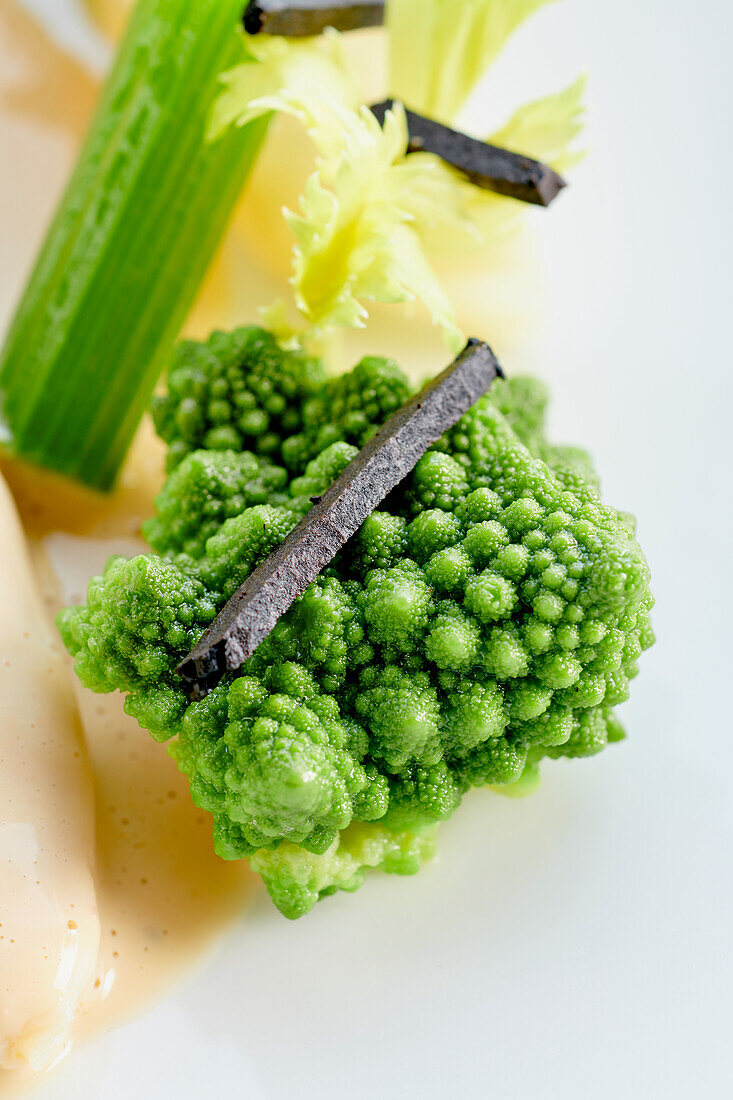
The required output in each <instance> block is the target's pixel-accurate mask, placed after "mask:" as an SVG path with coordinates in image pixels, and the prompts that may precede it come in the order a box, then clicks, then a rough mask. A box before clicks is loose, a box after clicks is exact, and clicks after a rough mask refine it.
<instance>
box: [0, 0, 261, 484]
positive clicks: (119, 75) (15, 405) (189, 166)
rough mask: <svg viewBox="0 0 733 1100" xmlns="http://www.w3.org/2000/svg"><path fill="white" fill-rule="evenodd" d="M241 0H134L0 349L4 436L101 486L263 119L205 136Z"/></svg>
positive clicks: (110, 477)
mask: <svg viewBox="0 0 733 1100" xmlns="http://www.w3.org/2000/svg"><path fill="white" fill-rule="evenodd" d="M242 8H243V3H242V0H140V3H139V4H138V6H137V8H136V10H135V12H134V14H133V16H132V19H131V22H130V26H129V29H128V31H127V34H126V36H125V38H124V41H123V43H122V46H121V49H120V53H119V56H118V58H117V62H116V64H115V67H114V69H113V71H112V73H111V75H110V77H109V79H108V81H107V84H106V87H105V89H104V91H103V93H102V97H101V101H100V104H99V107H98V109H97V113H96V115H95V118H94V120H93V122H92V125H91V128H90V131H89V134H88V136H87V139H86V142H85V144H84V147H83V149H82V152H81V155H80V158H79V161H78V164H77V166H76V169H75V171H74V174H73V176H72V179H71V181H70V183H69V186H68V189H67V191H66V194H65V196H64V198H63V200H62V202H61V205H60V208H59V210H58V213H57V215H56V217H55V219H54V221H53V223H52V225H51V228H50V230H49V232H48V236H47V238H46V241H45V244H44V245H43V248H42V250H41V254H40V256H39V258H38V261H37V264H36V268H35V271H34V272H33V274H32V276H31V279H30V282H29V284H28V287H27V289H26V291H25V294H24V296H23V298H22V300H21V303H20V306H19V309H18V312H17V315H16V317H15V320H14V322H13V324H12V326H11V328H10V331H9V333H8V337H7V340H6V343H5V346H4V348H3V350H2V352H1V353H0V439H1V440H2V442H3V444H4V445H5V446H6V447H7V449H8V450H10V451H11V452H12V453H15V454H18V455H21V456H23V457H25V458H28V459H30V460H31V461H33V462H36V463H38V464H40V465H43V466H48V467H51V468H53V469H55V470H59V471H61V472H63V473H65V474H68V475H70V476H72V477H75V478H77V479H79V480H81V481H83V482H86V483H87V484H88V485H91V486H94V487H95V488H99V489H106V488H109V486H110V485H111V484H112V482H113V481H114V478H115V475H116V473H117V471H118V470H119V467H120V464H121V462H122V459H123V458H124V455H125V452H126V450H127V447H128V444H129V442H130V440H131V438H132V435H133V433H134V431H135V428H136V426H137V424H138V422H139V420H140V417H141V416H142V414H143V412H144V410H145V408H146V406H147V403H148V401H149V398H150V394H151V391H152V389H153V387H154V385H155V382H156V379H157V378H158V375H159V373H160V370H161V366H162V364H163V362H164V360H165V357H166V355H167V353H168V352H169V350H170V347H171V345H172V343H173V341H174V340H175V338H176V336H177V335H178V332H179V329H180V327H181V324H182V323H183V320H184V318H185V315H186V312H187V310H188V309H189V307H190V305H191V302H192V299H193V297H194V295H195V293H196V290H197V288H198V287H199V284H200V282H201V280H202V277H203V275H204V272H205V270H206V267H207V265H208V263H209V261H210V260H211V257H212V254H213V252H214V250H215V248H216V245H217V243H218V241H219V240H220V238H221V236H222V233H223V231H224V229H225V226H226V223H227V220H228V218H229V216H230V214H231V211H232V209H233V206H234V204H235V202H236V199H237V197H238V195H239V193H240V191H241V188H242V184H243V181H244V180H245V178H246V176H247V173H248V171H249V169H250V168H251V166H252V163H253V161H254V159H255V157H256V155H257V152H258V150H259V148H260V145H261V142H262V139H263V137H264V134H265V129H266V126H267V121H266V119H260V120H258V121H256V122H253V123H250V124H248V125H247V126H244V127H241V128H239V129H237V128H231V129H230V130H229V131H228V132H227V134H225V135H224V136H223V137H222V138H221V139H220V140H219V141H217V142H214V143H208V142H207V141H206V128H207V126H208V124H209V121H210V115H211V108H212V104H213V103H214V101H215V99H216V97H217V94H218V93H219V91H220V87H219V76H220V74H221V73H222V72H224V71H225V70H227V69H229V68H231V66H232V65H234V64H236V63H237V61H239V60H241V59H242V52H243V51H242V43H241V41H240V39H239V37H238V35H237V24H238V21H239V19H240V18H241V15H242Z"/></svg>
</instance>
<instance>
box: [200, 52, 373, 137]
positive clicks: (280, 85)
mask: <svg viewBox="0 0 733 1100" xmlns="http://www.w3.org/2000/svg"><path fill="white" fill-rule="evenodd" d="M242 37H243V42H244V54H245V60H244V61H243V63H242V64H241V65H237V66H236V68H234V69H230V70H229V71H228V72H226V73H223V74H222V77H221V82H222V84H223V85H224V90H223V91H222V93H221V95H220V96H219V98H218V100H217V102H216V104H215V105H214V110H213V112H212V116H211V122H210V125H209V134H208V136H209V139H210V140H212V141H213V140H216V139H217V138H218V137H220V136H221V135H222V134H223V133H224V131H225V130H226V129H227V128H228V127H229V126H232V125H234V126H245V125H246V124H247V123H248V122H251V121H252V120H253V119H255V118H258V117H259V116H260V115H262V114H263V113H264V112H263V110H262V107H261V106H260V105H258V106H257V107H253V104H254V102H255V101H259V100H261V99H262V98H263V97H264V96H269V95H273V94H275V93H278V92H293V93H294V94H296V95H297V94H299V93H302V94H305V93H308V92H309V91H312V90H313V89H314V88H318V90H319V93H320V94H321V95H325V96H328V97H330V98H333V99H334V100H335V101H336V102H339V103H344V104H347V105H350V106H353V107H355V106H356V105H357V104H358V103H359V101H360V95H359V90H358V87H357V85H356V83H355V82H354V80H353V79H352V74H350V72H349V69H348V66H347V64H346V59H345V57H344V52H343V47H342V45H341V39H340V36H339V35H338V34H336V32H334V31H326V32H325V33H324V34H322V35H319V36H318V37H316V38H307V39H303V40H297V39H296V40H293V39H286V38H278V37H269V36H267V35H266V36H264V37H260V36H250V35H246V34H243V36H242Z"/></svg>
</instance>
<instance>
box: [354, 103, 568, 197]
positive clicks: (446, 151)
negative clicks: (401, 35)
mask: <svg viewBox="0 0 733 1100" xmlns="http://www.w3.org/2000/svg"><path fill="white" fill-rule="evenodd" d="M393 104H394V100H392V99H385V100H384V102H382V103H375V104H374V106H373V107H372V108H371V111H372V114H374V115H375V117H376V118H377V119H378V120H379V122H380V123H381V124H382V125H384V116H385V115H386V113H387V111H388V110H389V109H390V108H391V107H392V106H393ZM406 114H407V125H408V129H409V134H410V144H409V149H408V152H410V153H417V152H421V153H435V155H436V156H439V157H440V158H441V160H444V161H445V162H446V163H447V164H450V165H451V166H452V167H453V168H456V169H457V170H458V171H459V172H461V173H462V174H463V175H464V176H466V177H467V178H468V179H469V180H470V181H471V182H472V183H475V184H476V186H477V187H483V188H484V189H485V190H487V191H495V192H496V193H497V194H499V195H508V196H509V198H512V199H519V200H520V201H521V202H531V203H534V204H535V205H537V206H549V205H550V203H551V202H552V200H553V199H555V198H557V196H558V194H559V193H560V191H562V189H563V187H566V186H567V184H566V182H565V180H564V179H563V178H562V176H559V175H558V174H557V172H555V171H554V169H552V168H550V167H549V165H547V164H542V162H541V161H539V160H533V159H532V158H531V157H525V156H523V155H522V154H521V153H510V152H509V150H508V149H500V148H499V147H498V146H496V145H489V143H488V142H486V141H479V140H478V139H477V138H472V137H469V136H468V134H462V133H461V132H460V131H458V130H451V128H450V127H449V126H443V125H442V123H440V122H434V121H433V120H432V119H430V118H424V117H423V116H422V115H418V114H416V113H415V112H414V111H408V110H406Z"/></svg>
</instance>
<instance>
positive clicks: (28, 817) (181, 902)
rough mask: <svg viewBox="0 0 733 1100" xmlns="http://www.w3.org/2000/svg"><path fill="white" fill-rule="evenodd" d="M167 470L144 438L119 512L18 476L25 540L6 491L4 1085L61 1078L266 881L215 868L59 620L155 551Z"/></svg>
mask: <svg viewBox="0 0 733 1100" xmlns="http://www.w3.org/2000/svg"><path fill="white" fill-rule="evenodd" d="M159 460H160V452H159V448H158V446H157V445H156V443H155V441H154V440H153V438H152V432H150V431H149V430H148V431H144V432H142V433H141V436H140V437H139V438H138V440H137V442H136V445H135V448H134V451H133V455H132V456H131V460H130V462H129V463H128V466H127V469H126V471H125V474H124V476H123V479H122V482H121V485H120V487H119V489H118V490H117V492H116V493H115V494H113V496H112V497H110V498H102V497H96V496H95V494H92V493H87V492H85V491H83V490H77V489H75V488H73V487H71V486H69V485H66V484H65V483H63V482H62V481H61V480H60V479H56V478H54V477H53V476H52V475H46V474H41V473H39V472H38V471H34V470H31V469H29V468H26V467H23V466H19V465H17V464H12V463H5V467H4V468H5V474H6V476H7V480H8V482H9V484H10V485H12V488H13V493H14V496H15V499H16V500H17V502H18V504H19V507H20V510H21V514H22V515H23V520H24V526H25V531H26V537H25V538H24V534H23V531H22V530H21V527H20V523H19V521H18V519H17V516H16V513H15V508H14V505H13V502H12V499H11V496H10V493H9V492H8V490H7V488H6V487H5V484H4V483H3V484H2V485H1V486H0V488H1V489H2V493H1V494H0V561H1V562H2V570H0V608H2V623H1V624H0V625H1V627H2V629H0V638H1V639H2V641H1V643H0V759H1V760H2V764H1V765H0V921H2V925H3V927H2V928H1V929H0V935H2V936H5V938H4V939H0V1005H1V1006H2V1010H1V1011H0V1052H2V1053H1V1054H0V1064H2V1066H3V1067H4V1069H5V1074H4V1076H3V1078H2V1079H1V1080H0V1084H2V1085H5V1086H6V1087H9V1086H13V1085H14V1084H15V1083H16V1077H17V1076H20V1077H21V1078H23V1079H26V1078H27V1077H28V1076H30V1074H31V1073H38V1072H43V1071H45V1070H47V1069H50V1068H52V1067H53V1065H54V1064H55V1063H56V1062H57V1061H58V1060H59V1058H60V1057H62V1056H63V1054H64V1053H65V1052H66V1050H67V1049H68V1047H69V1045H70V1041H71V1039H72V1038H73V1037H83V1036H87V1035H89V1034H90V1033H91V1032H93V1031H95V1030H98V1029H99V1028H103V1027H107V1026H109V1025H110V1024H112V1023H115V1022H118V1021H120V1020H122V1019H126V1018H129V1017H130V1016H131V1015H133V1014H135V1013H136V1012H139V1011H140V1010H141V1009H142V1008H143V1007H144V1006H145V1004H146V1003H149V1002H151V1001H152V1000H154V999H159V998H160V997H161V996H162V995H164V993H165V991H166V989H167V988H169V987H170V985H171V983H172V982H173V981H174V980H175V978H176V977H177V976H178V975H179V974H180V973H181V972H182V970H184V969H185V968H186V967H187V966H189V965H191V963H192V962H194V961H195V960H196V959H197V958H198V957H199V956H200V955H201V953H202V952H203V951H204V950H205V949H206V947H207V945H208V944H209V943H211V941H212V939H213V938H214V937H215V935H216V934H217V932H218V931H219V930H220V929H222V928H223V927H225V926H226V925H227V924H228V923H229V922H230V921H231V920H232V919H233V918H234V917H235V916H236V914H237V913H238V912H240V911H241V909H242V907H243V905H244V903H245V901H246V898H247V895H248V892H249V890H250V886H251V884H252V882H253V876H251V874H250V872H249V871H248V870H247V868H246V867H245V866H244V865H242V864H233V863H225V862H223V861H221V860H219V859H218V858H217V857H216V855H215V854H214V851H213V844H212V839H211V825H210V821H209V820H208V818H207V815H205V814H203V813H202V812H201V811H199V810H197V809H196V807H195V806H194V805H193V803H192V802H191V799H190V796H189V795H188V789H187V784H186V781H185V779H184V778H183V776H181V775H180V773H179V772H178V770H177V768H176V767H175V765H174V763H173V761H172V760H171V759H170V757H169V756H168V755H167V754H166V752H165V750H164V749H163V748H162V747H161V746H160V745H157V744H156V743H155V742H154V741H153V740H152V739H151V738H150V736H149V735H148V734H147V732H146V731H144V730H141V729H140V727H139V726H138V725H137V723H136V722H135V721H134V719H131V718H129V717H128V716H127V715H125V713H124V711H123V709H122V700H121V698H120V696H119V695H116V694H115V695H114V696H98V695H94V694H92V693H91V692H88V691H85V690H84V689H83V688H81V686H80V685H79V684H78V683H77V681H76V679H75V677H74V676H73V673H72V670H71V663H70V661H68V660H67V659H66V657H65V656H64V655H63V654H62V652H61V646H60V644H59V642H58V641H57V640H56V638H55V636H54V632H53V628H52V625H51V622H50V617H49V613H50V612H52V611H55V610H56V608H57V607H59V606H61V605H63V604H65V603H69V602H74V601H77V602H78V601H79V600H80V599H82V598H83V595H84V591H85V588H86V582H87V580H88V578H89V577H90V576H92V575H93V574H94V573H95V572H98V571H99V570H100V569H101V568H102V567H103V565H104V562H105V561H106V559H107V557H108V556H109V555H110V554H111V553H120V552H123V553H135V552H138V551H139V550H140V549H143V548H144V547H143V545H142V543H141V542H140V541H139V540H138V538H137V536H136V532H137V530H138V529H139V524H140V519H141V517H142V516H143V515H145V514H148V513H149V512H150V508H151V496H152V494H153V492H154V489H155V487H156V486H157V485H159V483H160V461H159ZM26 540H27V543H26ZM82 731H83V742H82V737H81V733H82ZM84 743H85V745H86V749H85V748H84ZM87 754H88V761H87ZM89 765H91V769H90V767H89ZM93 809H95V810H96V829H95V814H94V812H93ZM95 853H96V856H95ZM95 864H96V866H95ZM100 928H101V938H100ZM11 941H12V942H11ZM11 1067H13V1068H14V1069H17V1070H18V1071H19V1073H18V1074H16V1073H15V1072H10V1070H11Z"/></svg>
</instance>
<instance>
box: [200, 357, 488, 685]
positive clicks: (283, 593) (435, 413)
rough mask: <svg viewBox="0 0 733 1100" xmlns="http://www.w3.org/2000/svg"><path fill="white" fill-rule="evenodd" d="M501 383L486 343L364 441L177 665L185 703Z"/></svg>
mask: <svg viewBox="0 0 733 1100" xmlns="http://www.w3.org/2000/svg"><path fill="white" fill-rule="evenodd" d="M498 377H503V373H502V370H501V367H500V366H499V364H498V362H497V360H496V357H495V355H494V353H493V352H492V350H491V348H490V347H489V346H488V344H484V343H483V342H481V341H479V340H469V342H468V344H467V345H466V347H465V348H464V350H463V351H462V352H461V354H460V355H459V356H458V358H457V359H456V360H455V361H454V362H453V363H452V364H451V365H450V366H449V367H448V368H447V369H446V370H444V371H443V373H442V374H440V375H438V377H437V378H435V379H433V381H432V382H429V383H428V385H427V386H425V388H424V389H423V390H422V391H421V392H420V393H419V394H418V395H417V396H416V397H413V398H412V399H411V400H410V401H408V402H407V404H406V405H404V406H403V407H402V408H401V409H398V410H397V412H396V413H393V414H392V416H391V417H390V418H389V420H388V421H387V422H386V423H385V424H384V425H383V426H382V427H381V428H380V429H379V430H378V431H377V432H376V433H375V435H373V436H372V438H371V439H370V440H369V442H368V443H367V444H366V446H365V447H364V448H363V449H362V450H361V451H360V452H359V454H358V455H357V456H356V458H355V459H354V460H353V461H352V462H350V463H349V465H348V466H347V467H346V469H345V470H344V471H343V473H342V474H341V476H340V477H339V478H338V480H337V481H335V482H334V483H333V485H331V487H330V488H329V489H328V490H327V491H326V493H324V495H323V497H322V498H321V499H320V501H318V502H317V503H316V504H315V505H314V507H313V508H311V510H310V512H309V513H308V515H307V516H305V518H304V519H303V520H301V522H300V523H299V524H298V526H297V527H296V528H295V529H294V530H293V531H291V533H290V534H289V535H288V537H287V538H286V539H285V541H284V542H282V543H281V544H280V546H278V547H277V549H276V550H274V551H273V552H272V553H271V554H270V555H269V557H268V558H266V560H265V561H264V562H262V564H261V565H259V566H258V567H257V568H256V569H255V570H254V571H253V572H252V573H251V574H250V576H249V577H248V578H247V580H246V581H245V582H244V584H243V585H242V586H241V588H240V589H239V590H238V591H237V592H235V593H234V595H233V596H232V598H231V599H230V600H229V602H228V603H227V604H226V606H225V607H224V608H223V610H222V611H221V612H220V614H219V616H218V617H217V618H216V620H215V621H214V622H213V623H212V625H211V626H210V627H209V629H208V630H207V631H206V632H205V634H204V635H203V637H202V638H201V640H200V641H199V643H198V644H197V645H196V646H195V647H194V649H193V650H192V651H191V653H190V654H189V655H188V656H187V657H186V658H185V659H184V660H183V661H182V662H181V664H180V665H179V666H178V673H179V675H180V676H181V679H182V680H183V681H184V684H185V686H186V688H187V690H188V691H189V694H190V696H191V698H192V699H202V698H203V697H204V696H205V695H207V694H208V692H209V691H211V689H212V688H213V687H214V686H215V685H216V684H217V683H218V681H219V680H220V679H221V677H222V676H223V675H224V673H225V672H226V671H227V670H230V671H234V670H236V669H238V668H239V667H240V666H241V665H242V664H243V663H244V662H245V661H246V660H247V658H248V657H249V656H250V655H251V654H252V653H253V652H254V651H255V649H256V648H257V646H258V645H259V644H260V642H261V641H263V639H264V638H266V637H267V635H268V634H269V633H270V631H271V630H272V628H273V627H274V626H275V623H276V622H277V620H278V619H279V618H280V616H281V615H282V614H283V613H284V612H285V611H287V609H288V608H289V607H290V605H291V604H292V603H293V601H294V600H295V599H297V597H298V596H301V595H302V594H303V592H305V590H306V588H307V587H308V585H309V584H312V583H313V581H314V580H315V579H316V577H317V576H318V575H319V573H320V572H321V571H322V570H323V569H324V568H325V567H326V566H327V565H328V563H329V562H330V561H332V559H333V558H334V557H335V555H336V554H337V552H338V551H339V550H340V549H341V548H342V547H343V546H344V545H345V543H346V542H347V541H348V540H349V539H350V538H351V537H352V535H354V534H356V532H357V531H358V530H359V528H360V527H361V525H362V523H363V522H364V521H365V520H366V519H367V518H368V517H369V516H370V515H371V513H372V512H373V511H374V510H375V508H377V507H378V505H379V504H380V503H381V502H382V501H383V500H384V498H385V497H386V496H387V495H388V493H390V492H391V491H392V490H393V489H394V488H395V487H396V486H397V485H398V484H399V483H400V482H401V481H402V480H403V479H404V478H405V477H406V476H407V474H409V473H410V471H411V470H412V469H414V467H415V466H416V464H417V462H418V461H419V459H420V458H422V456H423V455H424V454H425V452H426V451H427V449H428V447H430V446H431V445H432V444H433V443H435V442H436V441H437V440H438V439H440V437H441V435H442V434H443V432H445V431H447V430H448V429H449V428H452V427H453V425H454V424H456V423H457V422H458V421H459V420H460V418H461V417H462V416H463V415H464V413H466V412H467V411H468V410H469V409H470V408H471V406H472V405H474V404H475V403H476V401H478V399H479V397H481V395H482V394H484V393H485V392H486V391H487V390H488V389H489V387H490V386H491V384H492V382H493V381H494V380H495V379H496V378H498Z"/></svg>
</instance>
